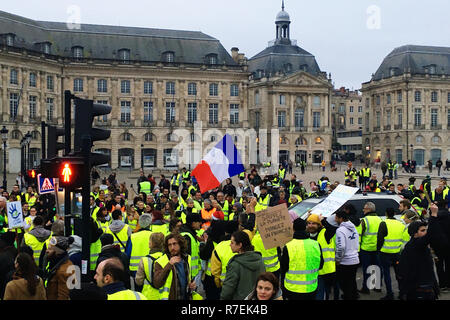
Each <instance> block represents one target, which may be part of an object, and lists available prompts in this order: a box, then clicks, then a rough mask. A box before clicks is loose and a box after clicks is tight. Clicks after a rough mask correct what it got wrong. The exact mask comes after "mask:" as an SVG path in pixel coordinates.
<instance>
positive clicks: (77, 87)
mask: <svg viewBox="0 0 450 320" xmlns="http://www.w3.org/2000/svg"><path fill="white" fill-rule="evenodd" d="M73 91H75V92H82V91H83V79H74V80H73Z"/></svg>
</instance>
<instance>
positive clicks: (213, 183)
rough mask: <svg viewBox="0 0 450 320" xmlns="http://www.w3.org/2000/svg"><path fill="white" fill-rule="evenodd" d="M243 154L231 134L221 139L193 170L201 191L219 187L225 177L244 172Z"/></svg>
mask: <svg viewBox="0 0 450 320" xmlns="http://www.w3.org/2000/svg"><path fill="white" fill-rule="evenodd" d="M244 171H245V169H244V165H243V164H242V159H241V156H240V155H239V152H238V150H237V148H236V146H235V145H234V143H233V138H232V137H231V136H230V135H229V134H225V136H224V137H223V138H222V140H220V142H219V143H218V144H216V146H215V147H214V148H212V149H211V150H210V151H209V152H208V154H207V155H206V156H205V157H204V158H203V159H202V160H201V161H200V163H199V164H198V165H197V166H196V167H195V169H194V170H192V175H193V176H195V178H196V179H197V182H198V185H199V186H200V192H201V193H204V192H206V191H208V190H211V189H214V188H217V187H218V186H219V185H220V184H221V183H222V182H223V181H224V180H225V179H227V178H231V177H233V176H235V175H238V174H239V173H241V172H244Z"/></svg>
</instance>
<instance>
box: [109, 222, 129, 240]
mask: <svg viewBox="0 0 450 320" xmlns="http://www.w3.org/2000/svg"><path fill="white" fill-rule="evenodd" d="M124 227H125V222H123V221H122V220H113V222H111V224H110V225H109V229H110V230H111V231H112V232H114V233H118V232H120V231H121V230H122V229H123V228H124ZM132 232H133V231H132V230H131V229H130V228H128V237H130V236H131V233H132Z"/></svg>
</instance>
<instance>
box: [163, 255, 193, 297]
mask: <svg viewBox="0 0 450 320" xmlns="http://www.w3.org/2000/svg"><path fill="white" fill-rule="evenodd" d="M156 262H157V263H158V264H159V265H160V266H161V267H162V268H163V269H164V267H165V266H166V265H167V264H168V263H169V257H168V256H167V254H165V255H163V256H161V257H160V258H159V259H158V260H156ZM188 266H189V272H188V279H187V280H188V281H187V283H188V285H189V283H190V282H191V279H192V276H191V256H189V255H188ZM172 273H173V271H172V270H170V272H169V275H168V276H167V279H166V282H165V283H164V285H163V286H162V287H161V288H160V289H159V295H160V299H161V300H169V294H170V287H171V286H172V276H173V275H172Z"/></svg>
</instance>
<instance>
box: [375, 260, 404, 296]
mask: <svg viewBox="0 0 450 320" xmlns="http://www.w3.org/2000/svg"><path fill="white" fill-rule="evenodd" d="M379 257H380V266H381V272H382V273H383V278H384V283H385V284H386V292H387V294H393V292H392V280H391V266H393V267H394V272H395V277H396V278H397V269H398V267H397V266H398V264H397V263H398V261H399V260H400V257H399V254H398V253H384V252H380V255H379Z"/></svg>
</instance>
